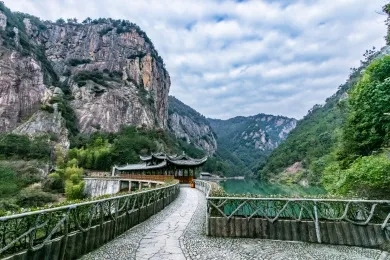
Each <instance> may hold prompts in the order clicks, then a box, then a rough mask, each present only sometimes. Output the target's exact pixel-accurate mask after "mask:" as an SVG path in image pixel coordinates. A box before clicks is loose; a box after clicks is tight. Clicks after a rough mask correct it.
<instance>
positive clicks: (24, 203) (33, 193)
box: [16, 185, 57, 208]
mask: <svg viewBox="0 0 390 260" xmlns="http://www.w3.org/2000/svg"><path fill="white" fill-rule="evenodd" d="M56 200H57V197H56V196H54V195H53V194H50V193H47V192H44V191H43V190H42V189H41V187H40V186H35V185H34V186H32V187H27V188H25V189H23V190H21V191H20V193H19V195H18V196H17V199H16V201H17V203H18V205H20V206H21V207H24V208H31V207H42V206H44V205H45V204H47V203H50V202H55V201H56Z"/></svg>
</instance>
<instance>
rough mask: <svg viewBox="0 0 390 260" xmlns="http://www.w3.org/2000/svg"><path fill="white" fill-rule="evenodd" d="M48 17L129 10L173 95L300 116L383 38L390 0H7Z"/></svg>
mask: <svg viewBox="0 0 390 260" xmlns="http://www.w3.org/2000/svg"><path fill="white" fill-rule="evenodd" d="M4 3H5V4H6V5H7V6H8V7H9V8H10V9H11V10H13V11H21V12H24V13H29V14H32V15H35V16H38V17H40V18H42V19H44V20H53V21H55V20H57V19H58V18H60V17H62V18H65V19H66V18H77V19H78V20H79V21H82V20H84V19H85V18H86V17H91V18H99V17H105V18H109V17H110V18H113V19H126V20H130V21H131V22H134V23H136V24H138V25H139V26H140V27H141V29H142V30H144V31H145V32H146V33H147V35H148V36H149V38H150V39H151V40H152V42H153V44H154V46H155V47H156V49H157V51H158V52H159V54H160V56H161V57H162V58H163V59H164V62H165V64H166V68H167V70H168V72H169V74H170V76H171V82H172V84H171V90H170V95H173V96H175V97H176V98H178V99H180V100H181V101H182V102H184V103H185V104H187V105H189V106H191V107H192V108H194V109H195V110H197V111H198V112H200V113H201V114H203V115H205V116H206V117H211V118H219V119H228V118H231V117H234V116H249V115H255V114H259V113H266V114H273V115H284V116H288V117H294V118H297V119H300V118H302V117H303V116H304V115H305V114H306V113H307V111H308V110H309V109H310V108H311V107H313V105H315V104H324V102H325V99H326V98H327V97H329V96H331V95H332V94H334V93H335V92H336V90H337V88H338V86H339V85H341V84H343V83H344V82H345V81H346V79H347V77H348V75H349V73H350V68H352V67H358V66H359V64H360V60H362V59H363V53H364V52H365V51H366V50H368V49H372V47H376V48H377V49H380V48H381V47H383V46H384V45H385V41H384V36H385V34H386V26H385V23H384V20H385V19H386V16H385V15H383V14H382V13H381V9H382V6H383V5H384V4H385V3H386V0H253V1H250V0H247V1H245V0H235V1H234V0H110V1H108V0H4Z"/></svg>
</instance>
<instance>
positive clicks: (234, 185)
mask: <svg viewBox="0 0 390 260" xmlns="http://www.w3.org/2000/svg"><path fill="white" fill-rule="evenodd" d="M219 185H221V186H222V187H223V188H224V190H225V191H226V192H227V193H236V194H238V193H251V194H261V195H278V194H280V195H288V196H300V195H319V194H325V193H326V191H325V190H324V189H323V188H321V187H302V186H300V185H281V184H274V183H267V182H261V181H259V180H256V179H245V180H226V181H222V182H220V183H219Z"/></svg>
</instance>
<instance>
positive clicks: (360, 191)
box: [322, 155, 390, 198]
mask: <svg viewBox="0 0 390 260" xmlns="http://www.w3.org/2000/svg"><path fill="white" fill-rule="evenodd" d="M322 181H323V184H324V187H325V188H326V189H328V190H330V191H332V192H334V193H336V194H340V195H353V196H359V197H366V198H367V197H369V198H388V188H389V187H390V161H389V159H388V158H386V156H385V155H371V156H365V157H360V158H358V159H357V160H355V161H354V162H353V163H352V164H351V166H350V168H348V169H346V170H341V169H340V168H339V166H338V164H337V163H333V164H331V165H330V166H328V167H327V168H326V169H325V173H324V176H323V179H322Z"/></svg>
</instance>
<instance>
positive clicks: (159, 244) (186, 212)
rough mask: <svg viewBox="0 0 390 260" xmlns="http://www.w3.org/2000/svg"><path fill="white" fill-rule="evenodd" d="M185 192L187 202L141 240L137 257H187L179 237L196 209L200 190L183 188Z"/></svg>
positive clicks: (144, 258) (174, 258)
mask: <svg viewBox="0 0 390 260" xmlns="http://www.w3.org/2000/svg"><path fill="white" fill-rule="evenodd" d="M183 192H185V193H186V200H185V202H184V203H182V204H181V205H180V206H179V207H178V208H177V210H176V211H175V212H173V213H172V214H171V215H169V216H167V218H165V219H164V220H163V221H162V222H161V223H160V224H158V225H157V226H156V227H155V228H153V229H152V230H151V231H150V232H149V233H148V234H147V235H146V236H145V237H144V238H143V239H142V240H141V243H140V245H139V248H138V250H137V252H136V259H140V260H146V259H150V260H154V259H155V260H161V259H167V260H171V259H172V260H176V259H177V260H179V259H183V260H185V259H186V258H185V257H184V254H183V251H182V250H181V247H180V242H179V238H180V237H181V236H182V235H183V233H184V232H185V230H186V228H187V226H188V224H189V222H190V221H191V218H192V216H193V215H194V213H195V211H196V208H197V206H198V192H197V191H195V190H194V189H192V190H191V189H189V188H183V189H182V190H181V193H183Z"/></svg>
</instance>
